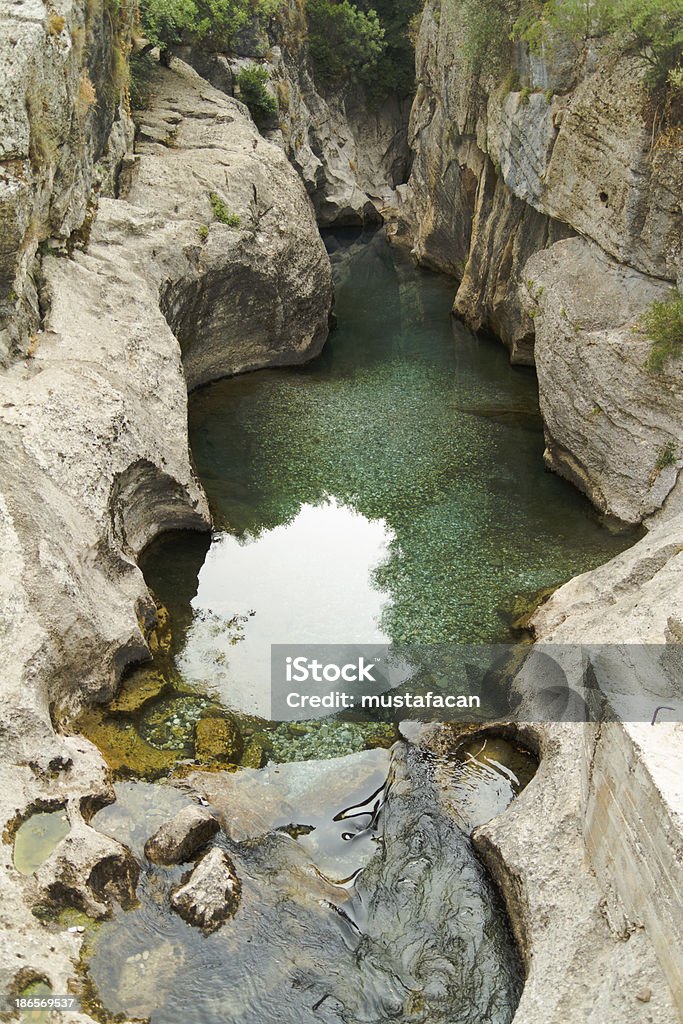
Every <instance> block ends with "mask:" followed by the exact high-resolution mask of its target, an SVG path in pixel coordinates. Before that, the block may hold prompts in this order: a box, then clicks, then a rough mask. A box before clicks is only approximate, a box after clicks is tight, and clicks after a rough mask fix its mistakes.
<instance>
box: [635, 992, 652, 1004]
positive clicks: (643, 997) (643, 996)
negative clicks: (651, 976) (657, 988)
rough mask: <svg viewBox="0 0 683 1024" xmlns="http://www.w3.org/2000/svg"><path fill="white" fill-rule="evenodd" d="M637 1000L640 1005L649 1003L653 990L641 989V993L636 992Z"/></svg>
mask: <svg viewBox="0 0 683 1024" xmlns="http://www.w3.org/2000/svg"><path fill="white" fill-rule="evenodd" d="M636 999H637V1000H638V1002H640V1003H649V1002H650V1000H651V999H652V989H651V988H641V989H639V991H638V992H636Z"/></svg>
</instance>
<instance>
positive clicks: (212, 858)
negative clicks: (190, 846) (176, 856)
mask: <svg viewBox="0 0 683 1024" xmlns="http://www.w3.org/2000/svg"><path fill="white" fill-rule="evenodd" d="M240 889H241V887H240V882H239V879H238V877H237V875H236V874H235V867H234V865H233V863H232V861H231V860H230V858H229V857H228V855H227V854H226V853H224V852H223V850H219V849H218V848H217V847H215V848H214V849H213V850H209V852H208V853H207V854H206V856H205V857H203V858H202V859H201V860H200V862H199V864H198V865H197V867H196V868H195V869H194V871H193V872H192V873H191V874H190V875H188V876H187V880H186V881H185V883H184V885H182V886H181V887H180V889H177V890H176V891H175V892H174V893H173V895H172V897H171V905H172V907H173V909H174V910H175V911H176V912H177V913H178V914H180V916H181V917H182V918H184V920H185V921H187V922H188V923H189V924H193V925H195V926H196V927H197V928H202V929H204V931H208V932H212V931H215V930H216V929H217V928H219V927H220V926H221V925H222V924H223V922H224V921H226V920H227V919H228V918H229V917H231V916H232V915H233V914H234V913H235V911H236V910H237V905H238V903H239V899H240Z"/></svg>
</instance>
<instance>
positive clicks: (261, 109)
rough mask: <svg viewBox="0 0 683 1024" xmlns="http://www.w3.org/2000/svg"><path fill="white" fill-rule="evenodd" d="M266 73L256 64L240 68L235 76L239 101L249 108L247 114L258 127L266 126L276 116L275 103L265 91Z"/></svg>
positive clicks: (276, 108)
mask: <svg viewBox="0 0 683 1024" xmlns="http://www.w3.org/2000/svg"><path fill="white" fill-rule="evenodd" d="M267 82H268V72H267V71H266V69H265V68H262V67H259V65H258V64H250V65H249V66H248V67H246V68H242V70H241V71H240V73H239V74H238V76H237V85H238V86H239V90H240V99H241V100H242V102H243V103H246V105H247V106H248V107H249V112H250V114H251V116H252V117H253V118H254V121H255V122H256V124H257V125H259V127H261V126H264V125H267V124H269V123H271V122H272V121H273V119H274V118H275V117H276V116H277V111H278V107H277V103H276V102H275V100H274V98H273V97H272V96H271V95H270V93H269V92H268V90H267V89H266V83H267Z"/></svg>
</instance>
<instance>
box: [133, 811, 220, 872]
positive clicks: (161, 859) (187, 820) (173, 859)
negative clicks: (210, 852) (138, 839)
mask: <svg viewBox="0 0 683 1024" xmlns="http://www.w3.org/2000/svg"><path fill="white" fill-rule="evenodd" d="M218 828H219V825H218V822H217V820H216V819H215V818H214V816H213V814H211V813H210V812H209V811H207V810H205V809H204V808H203V807H185V808H183V810H182V811H179V812H178V814H176V816H175V817H174V818H171V820H170V821H167V822H166V823H165V824H164V825H162V826H161V828H160V829H159V830H158V831H157V832H155V833H154V835H153V836H152V837H151V838H150V839H148V840H147V842H146V843H145V856H146V857H147V858H148V860H153V861H155V863H157V864H184V863H185V862H186V861H188V860H191V859H192V857H193V856H194V854H195V853H196V852H197V850H200V849H201V848H202V846H206V844H207V843H208V841H209V840H210V839H212V838H213V837H214V836H215V834H216V832H218Z"/></svg>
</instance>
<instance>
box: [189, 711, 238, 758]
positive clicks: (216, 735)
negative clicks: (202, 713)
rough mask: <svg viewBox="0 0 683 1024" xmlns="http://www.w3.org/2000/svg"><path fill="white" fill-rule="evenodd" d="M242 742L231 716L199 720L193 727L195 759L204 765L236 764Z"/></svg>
mask: <svg viewBox="0 0 683 1024" xmlns="http://www.w3.org/2000/svg"><path fill="white" fill-rule="evenodd" d="M243 749H244V742H243V740H242V734H241V733H240V730H239V726H238V725H237V722H236V720H235V719H234V718H233V717H232V715H230V716H228V715H225V716H221V717H218V716H216V717H211V718H200V720H199V721H198V722H197V725H196V727H195V757H196V759H197V761H201V762H203V763H204V764H212V763H221V764H224V763H226V762H227V763H229V764H238V763H239V760H240V758H241V757H242V751H243Z"/></svg>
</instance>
